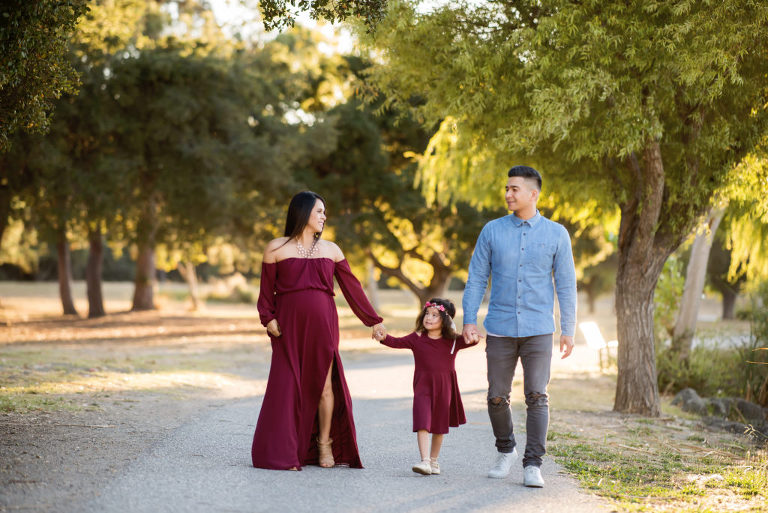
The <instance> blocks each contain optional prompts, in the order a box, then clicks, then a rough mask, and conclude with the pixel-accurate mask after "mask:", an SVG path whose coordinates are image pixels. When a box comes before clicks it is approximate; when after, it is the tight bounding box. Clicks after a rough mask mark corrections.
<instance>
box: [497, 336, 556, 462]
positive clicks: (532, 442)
mask: <svg viewBox="0 0 768 513" xmlns="http://www.w3.org/2000/svg"><path fill="white" fill-rule="evenodd" d="M485 354H486V359H487V361H488V415H489V417H490V418H491V426H492V427H493V434H494V436H495V437H496V448H497V449H498V451H499V452H505V453H509V452H512V450H513V449H514V448H515V445H516V444H517V443H516V442H515V434H514V428H513V425H512V410H511V409H510V406H509V393H510V391H511V389H512V378H513V377H514V375H515V367H516V366H517V360H518V358H519V359H520V360H521V362H522V364H523V391H524V393H525V404H526V414H527V418H526V422H525V428H526V432H527V440H526V444H525V454H524V455H523V466H524V467H527V466H528V465H534V466H536V467H540V466H541V458H542V456H544V453H545V452H546V442H547V428H548V425H549V396H548V395H547V384H548V383H549V374H550V367H551V364H552V334H549V335H535V336H532V337H520V338H513V337H495V336H493V335H488V337H487V339H486V346H485Z"/></svg>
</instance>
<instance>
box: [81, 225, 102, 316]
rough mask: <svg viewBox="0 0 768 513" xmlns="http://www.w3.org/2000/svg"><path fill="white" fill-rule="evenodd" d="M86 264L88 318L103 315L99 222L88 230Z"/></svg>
mask: <svg viewBox="0 0 768 513" xmlns="http://www.w3.org/2000/svg"><path fill="white" fill-rule="evenodd" d="M88 243H89V248H88V266H87V267H86V269H85V282H86V288H87V290H88V318H89V319H93V318H96V317H104V316H105V315H106V312H105V311H104V296H103V294H102V292H101V269H102V264H103V262H104V241H103V239H102V236H101V223H99V225H98V226H97V227H96V228H95V229H91V230H90V231H89V232H88Z"/></svg>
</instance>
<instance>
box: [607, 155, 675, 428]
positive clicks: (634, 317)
mask: <svg viewBox="0 0 768 513" xmlns="http://www.w3.org/2000/svg"><path fill="white" fill-rule="evenodd" d="M628 165H629V166H630V171H631V173H632V174H633V175H634V176H635V180H636V182H637V186H636V187H635V188H634V196H633V197H630V198H629V199H628V200H627V201H626V202H625V203H624V204H622V205H621V225H620V228H619V241H618V245H619V251H618V253H619V268H618V273H617V275H616V316H617V321H618V322H617V327H618V339H619V347H618V360H617V364H618V378H617V381H616V398H615V402H614V406H613V409H614V410H615V411H619V412H624V413H640V414H643V415H649V416H653V417H657V416H658V415H659V414H660V412H661V406H660V402H659V389H658V384H657V380H656V352H655V347H654V337H653V292H654V289H655V288H656V282H657V281H658V279H659V275H660V274H661V270H662V268H663V267H664V262H665V261H666V260H667V257H668V256H669V255H670V254H671V253H672V251H673V250H674V248H675V247H676V245H675V241H674V240H673V239H671V238H665V237H662V236H661V234H659V233H658V230H659V219H660V215H661V209H662V205H663V193H664V167H663V164H662V160H661V150H660V148H659V144H658V142H657V141H649V143H648V145H647V147H646V149H645V152H644V154H643V163H642V165H641V164H640V163H639V162H638V161H637V159H636V157H635V156H634V155H632V156H631V157H630V158H629V161H628ZM677 243H678V244H679V242H677Z"/></svg>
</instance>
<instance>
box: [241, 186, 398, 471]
mask: <svg viewBox="0 0 768 513" xmlns="http://www.w3.org/2000/svg"><path fill="white" fill-rule="evenodd" d="M325 219H326V217H325V201H324V200H323V199H322V198H321V197H320V196H319V195H317V194H315V193H314V192H309V191H305V192H300V193H298V194H297V195H296V196H294V197H293V199H292V200H291V203H290V205H289V206H288V216H287V219H286V222H285V236H284V237H280V238H278V239H274V240H272V241H271V242H270V243H269V244H268V245H267V248H266V250H265V252H264V260H263V264H262V270H261V292H260V294H259V301H258V310H259V317H260V318H261V322H262V324H263V325H264V326H266V327H267V332H268V333H269V337H270V340H271V342H272V364H271V367H270V370H269V380H268V382H267V389H266V392H265V393H264V402H263V403H262V406H261V412H260V413H259V420H258V422H257V424H256V432H255V433H254V435H253V446H252V448H251V457H252V459H253V466H254V467H259V468H266V469H274V470H301V467H302V466H304V465H314V464H318V465H320V466H321V467H333V466H334V465H336V464H341V465H346V466H349V467H353V468H362V464H361V463H360V456H359V455H358V451H357V439H356V435H355V422H354V419H353V418H352V401H351V399H350V396H349V390H348V389H347V382H346V380H345V379H344V368H343V367H342V365H341V358H340V356H339V318H338V314H337V312H336V305H335V303H334V300H333V296H334V292H333V278H334V276H335V277H336V280H337V281H338V283H339V286H340V288H341V291H342V292H343V294H344V297H345V298H346V300H347V303H349V306H350V307H351V308H352V311H353V312H354V313H355V315H357V317H358V318H359V319H360V320H361V321H362V322H363V324H365V325H366V326H369V327H371V326H372V327H373V332H374V334H376V335H380V334H383V333H385V332H386V331H385V329H384V326H383V325H382V324H381V321H382V319H381V317H379V316H378V315H377V314H376V312H375V311H374V309H373V307H372V306H371V304H370V303H369V302H368V299H367V298H366V297H365V294H364V293H363V289H362V287H361V286H360V282H359V281H358V280H357V279H356V278H355V276H354V275H353V274H352V271H351V270H350V268H349V264H348V263H347V261H346V259H345V258H344V254H343V253H342V252H341V249H339V247H338V246H337V245H336V244H334V243H333V242H330V241H325V240H322V239H321V238H320V235H321V234H322V231H323V227H324V225H325Z"/></svg>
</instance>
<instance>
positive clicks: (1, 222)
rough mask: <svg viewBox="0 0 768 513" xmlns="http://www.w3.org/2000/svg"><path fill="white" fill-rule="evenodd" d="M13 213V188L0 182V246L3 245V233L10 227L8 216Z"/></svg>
mask: <svg viewBox="0 0 768 513" xmlns="http://www.w3.org/2000/svg"><path fill="white" fill-rule="evenodd" d="M10 215H11V188H10V187H9V186H8V185H2V184H0V247H2V245H3V235H4V234H5V229H6V228H7V227H8V217H9V216H10Z"/></svg>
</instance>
